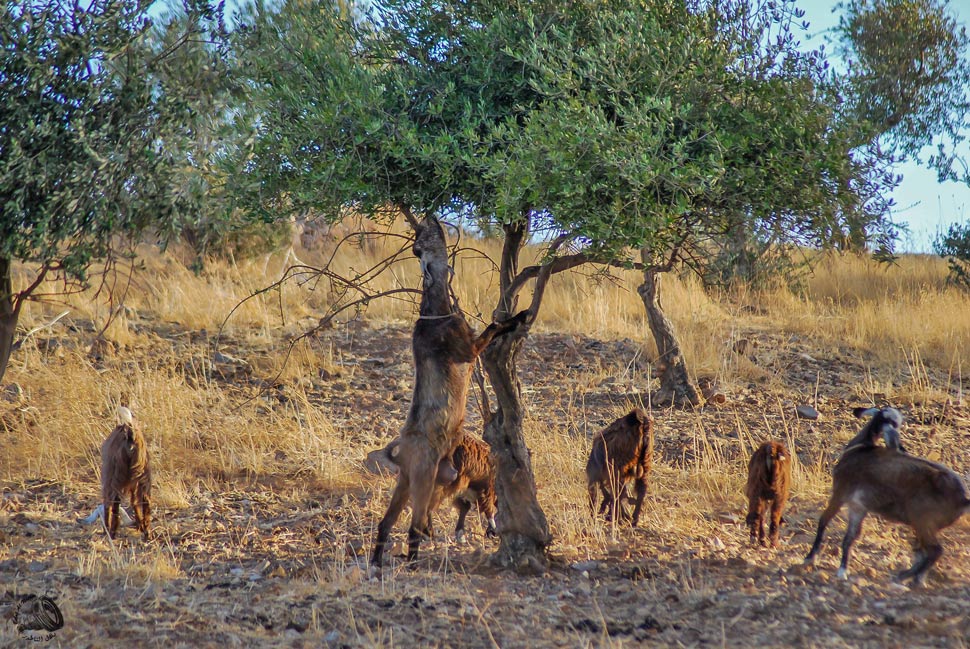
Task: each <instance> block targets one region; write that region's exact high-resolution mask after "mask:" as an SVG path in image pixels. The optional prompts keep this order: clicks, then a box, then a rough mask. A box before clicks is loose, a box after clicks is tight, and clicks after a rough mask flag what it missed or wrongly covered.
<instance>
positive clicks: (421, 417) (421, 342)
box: [371, 216, 529, 566]
mask: <svg viewBox="0 0 970 649" xmlns="http://www.w3.org/2000/svg"><path fill="white" fill-rule="evenodd" d="M415 230H416V232H417V236H416V238H415V242H414V248H413V251H414V255H415V256H416V257H417V258H418V259H419V260H420V261H421V273H422V275H423V284H422V294H421V305H420V308H419V316H418V321H417V323H416V324H415V325H414V332H413V334H412V337H411V348H412V352H413V353H414V374H415V376H414V395H413V397H412V399H411V408H410V410H409V411H408V416H407V420H406V421H405V422H404V428H403V429H402V430H401V437H400V444H399V446H398V452H397V460H398V463H399V465H400V467H401V472H400V473H399V474H398V478H397V484H396V485H395V487H394V492H393V493H392V494H391V502H390V504H389V505H388V506H387V512H386V513H385V514H384V518H382V519H381V522H380V524H379V525H378V526H377V539H376V541H375V543H374V554H373V557H372V558H371V563H372V564H373V565H374V566H380V565H381V560H382V556H383V554H384V547H385V546H386V545H387V541H388V538H389V537H390V533H391V528H392V527H394V523H396V522H397V519H398V517H399V516H400V515H401V511H402V510H403V509H404V506H405V505H406V504H407V502H408V500H409V499H410V503H411V527H410V528H409V529H408V555H407V556H408V560H413V559H415V558H416V557H417V555H418V546H419V545H420V544H421V539H422V538H424V537H430V536H431V534H432V530H431V515H430V514H431V512H430V506H431V504H432V503H431V498H432V492H433V491H434V486H435V479H436V476H437V475H438V464H439V463H440V462H441V460H442V459H445V458H447V457H450V456H451V453H452V452H453V451H454V450H455V447H457V446H458V443H459V442H460V441H461V438H462V435H463V431H462V424H463V422H464V418H465V402H466V400H467V397H468V384H469V381H470V380H471V373H472V368H473V366H474V364H475V359H476V358H478V355H479V354H480V353H481V352H482V350H484V349H485V347H486V346H488V344H489V343H490V342H491V341H492V339H493V338H494V337H495V336H498V335H500V334H503V333H506V332H509V331H512V330H514V329H516V328H517V327H518V326H519V325H520V324H522V323H523V322H525V320H526V318H527V317H528V316H529V312H528V311H523V312H521V313H519V314H518V315H516V316H515V317H513V318H510V319H509V320H506V321H505V322H502V323H498V324H496V323H492V324H490V325H489V326H488V327H487V328H486V329H485V331H483V332H482V334H481V335H480V336H478V337H476V336H475V332H474V331H473V330H472V328H471V327H470V326H468V323H467V322H465V318H464V317H463V316H462V314H461V311H460V310H459V309H458V308H457V306H456V305H455V304H454V303H453V301H452V297H451V290H450V279H451V274H452V270H451V267H450V266H449V265H448V250H447V248H446V246H445V233H444V230H443V229H442V227H441V224H440V223H438V221H437V220H436V219H435V218H434V217H432V216H428V217H427V218H425V220H424V222H423V223H422V224H420V225H417V224H416V225H415ZM452 473H454V470H453V469H452ZM454 477H456V476H453V477H452V480H453V479H454Z"/></svg>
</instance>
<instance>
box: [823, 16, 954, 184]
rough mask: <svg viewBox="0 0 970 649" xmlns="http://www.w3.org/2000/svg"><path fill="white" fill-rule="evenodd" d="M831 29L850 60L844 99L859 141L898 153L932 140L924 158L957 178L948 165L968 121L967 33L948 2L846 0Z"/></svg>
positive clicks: (912, 152)
mask: <svg viewBox="0 0 970 649" xmlns="http://www.w3.org/2000/svg"><path fill="white" fill-rule="evenodd" d="M838 6H839V8H841V9H842V10H843V11H844V15H843V16H842V18H841V19H840V21H839V27H838V34H839V39H840V46H841V49H842V53H843V56H844V57H845V58H846V60H847V61H848V63H849V76H848V86H847V88H846V99H847V105H848V106H849V107H850V108H849V111H848V112H849V117H850V118H851V120H852V121H853V122H854V123H856V124H857V131H858V133H859V137H860V140H861V141H863V142H869V141H871V140H873V139H874V138H880V139H881V140H882V141H883V142H884V143H885V144H888V145H889V146H890V147H891V148H892V150H893V151H898V152H899V153H900V154H901V155H903V156H905V157H918V156H919V153H920V151H921V150H922V149H923V148H924V147H925V146H927V145H930V144H934V143H936V144H937V145H938V151H937V153H936V154H935V155H934V156H932V157H931V158H930V160H929V163H930V165H931V166H933V167H934V168H935V169H937V170H938V171H939V172H940V175H941V177H943V178H951V179H957V176H956V174H955V172H954V168H953V163H954V161H955V155H956V149H957V147H958V145H959V144H960V143H961V142H962V141H963V139H964V137H965V133H961V130H962V129H965V128H966V127H967V126H970V125H968V124H967V122H966V115H967V111H968V109H970V94H968V93H970V61H968V58H967V52H968V45H970V37H968V36H967V32H966V28H965V27H963V26H960V25H958V24H957V22H956V19H955V18H954V17H953V16H952V14H951V13H950V12H949V10H948V0H847V1H846V2H842V3H840V4H839V5H838Z"/></svg>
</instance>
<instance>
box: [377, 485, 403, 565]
mask: <svg viewBox="0 0 970 649" xmlns="http://www.w3.org/2000/svg"><path fill="white" fill-rule="evenodd" d="M409 495H410V488H409V483H408V477H407V474H406V473H405V472H404V471H402V472H401V473H400V474H398V477H397V484H396V485H395V486H394V493H393V494H391V503H390V504H389V505H388V506H387V511H386V512H385V513H384V518H382V519H381V522H380V523H379V524H378V525H377V540H376V541H375V542H374V554H373V555H372V556H371V561H370V562H371V565H374V566H378V567H380V565H381V562H382V561H383V556H384V546H386V545H387V540H388V538H389V537H390V536H391V529H392V528H393V527H394V523H396V522H397V519H398V517H400V516H401V512H402V511H404V505H406V504H407V501H408V496H409Z"/></svg>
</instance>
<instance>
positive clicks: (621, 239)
mask: <svg viewBox="0 0 970 649" xmlns="http://www.w3.org/2000/svg"><path fill="white" fill-rule="evenodd" d="M787 4H788V3H784V2H783V3H781V5H782V6H787ZM786 15H787V14H786V13H785V12H784V11H782V12H781V13H779V12H778V11H777V5H776V4H775V3H773V4H772V5H771V6H770V7H768V6H765V7H762V8H760V9H752V8H751V7H750V6H749V4H748V3H747V2H744V1H743V0H737V1H735V0H716V1H715V0H712V1H709V2H685V1H684V0H639V1H635V2H629V1H627V0H607V1H605V2H603V1H601V0H596V1H593V0H570V1H567V2H561V1H558V2H551V1H548V2H542V1H540V2H521V3H496V2H493V1H492V0H469V1H465V2H461V3H442V2H437V1H435V0H387V1H386V2H384V3H381V4H379V5H376V6H374V7H372V13H371V14H370V16H369V17H368V18H366V19H360V20H358V21H356V22H348V21H344V20H341V19H339V17H338V16H337V14H336V11H334V9H333V8H332V7H328V6H327V5H313V6H312V7H308V6H307V5H305V4H303V3H299V2H291V3H285V4H284V5H283V6H282V7H281V9H280V10H279V11H266V10H265V9H263V8H261V7H259V6H256V7H254V9H253V11H252V12H251V14H250V16H251V19H250V22H248V23H247V29H246V30H245V31H244V32H242V33H241V34H240V40H239V42H238V46H239V50H240V52H244V53H245V54H241V56H243V58H244V59H245V62H244V65H245V69H246V70H247V71H248V73H249V74H250V75H251V80H250V83H251V84H252V87H253V88H254V91H255V93H254V98H255V100H254V102H253V106H254V110H255V114H254V118H253V119H254V122H253V123H254V124H256V125H257V129H258V133H257V137H256V139H255V140H254V143H253V147H252V150H251V151H249V152H247V154H246V160H247V167H246V173H243V174H239V175H238V177H237V178H236V182H237V192H238V194H239V195H240V196H241V197H243V198H244V199H246V200H247V202H248V203H249V204H252V205H254V206H255V207H256V208H257V209H262V210H264V211H265V212H266V213H268V214H269V213H273V212H274V211H286V210H300V209H306V208H308V207H312V208H315V209H318V210H321V211H323V212H324V213H327V214H330V215H332V216H333V217H336V215H338V214H339V213H340V211H341V210H342V209H344V208H346V207H347V206H352V207H353V208H355V209H356V210H358V211H361V212H363V213H365V214H368V215H376V216H380V215H382V214H387V212H388V211H391V212H393V213H398V214H404V215H405V216H406V217H408V218H411V219H414V218H415V215H422V214H427V213H436V214H452V215H456V214H457V215H461V216H462V217H463V218H467V219H471V220H473V221H476V222H477V223H478V224H479V225H480V226H482V228H483V229H486V230H489V231H500V232H501V233H502V236H503V251H502V257H501V259H500V260H499V261H498V263H497V268H498V276H499V277H498V286H499V288H500V292H499V298H498V301H497V304H496V306H495V309H494V312H493V317H494V318H495V319H496V320H498V319H504V318H506V317H509V316H511V315H512V314H513V313H515V312H516V310H517V309H518V308H521V306H524V305H517V301H518V300H519V298H520V296H521V293H522V292H523V290H525V289H526V287H528V286H531V287H532V295H531V297H530V298H529V304H528V307H529V309H530V311H531V314H532V316H531V319H530V320H528V321H527V322H526V323H525V324H524V326H522V327H521V328H520V329H519V330H518V331H517V332H516V333H515V334H514V335H512V336H503V337H501V338H500V339H497V340H496V341H495V342H493V344H492V345H490V346H489V348H488V349H487V350H486V351H485V353H484V354H483V361H484V365H485V368H486V371H487V373H488V375H489V378H490V380H491V385H492V388H493V390H494V393H495V397H496V399H495V401H496V404H495V405H496V408H495V409H494V410H493V411H491V412H489V413H487V415H486V424H485V432H484V434H485V438H486V441H488V442H489V444H490V445H491V447H492V450H493V453H494V454H495V456H496V458H497V459H498V480H497V491H498V497H499V501H500V503H499V512H500V516H501V519H500V521H499V523H500V525H499V527H500V534H501V547H500V550H499V553H498V557H499V559H500V560H501V561H502V562H503V563H505V564H510V565H517V566H526V565H531V564H532V563H534V562H535V561H536V560H540V559H541V556H542V551H543V549H544V548H545V547H546V546H547V545H548V543H549V542H550V540H551V536H550V533H549V528H548V523H547V522H546V519H545V515H544V514H543V512H542V509H541V507H540V506H539V503H538V501H537V498H536V490H535V482H534V478H533V473H532V466H531V458H530V457H529V453H528V449H527V448H526V446H525V443H524V439H523V435H522V427H523V421H524V419H525V417H526V415H527V413H526V411H525V406H524V404H523V401H522V399H521V394H520V384H519V379H518V376H517V373H516V366H517V358H518V354H519V352H520V350H521V348H522V344H523V341H524V338H525V336H526V335H527V333H528V331H529V328H530V327H531V325H532V323H533V322H534V320H535V318H536V317H537V316H538V315H539V313H540V312H541V304H542V297H543V292H544V289H545V287H546V286H547V283H548V282H549V281H550V279H551V278H552V276H553V275H555V274H556V273H559V272H563V271H565V270H569V269H571V268H575V267H577V266H580V265H583V264H590V263H599V264H607V265H620V266H626V267H636V268H639V269H641V270H642V272H643V273H644V282H643V285H642V286H641V287H640V293H641V296H642V297H643V301H644V305H645V308H646V310H647V313H648V319H649V322H650V327H651V330H652V334H653V336H654V337H655V339H656V341H657V346H658V350H659V353H660V355H661V360H662V361H663V363H664V364H665V366H666V368H667V369H666V371H665V373H664V379H663V383H662V393H661V395H660V396H661V397H664V398H666V399H667V400H669V401H671V402H677V403H684V402H694V401H696V394H695V393H694V392H693V387H692V386H691V385H690V382H689V380H688V373H687V366H686V362H685V361H684V359H683V357H682V354H680V352H679V348H678V345H677V338H676V335H675V333H674V331H673V328H672V326H671V325H670V322H669V320H668V319H667V318H666V316H665V315H664V313H663V310H662V308H661V304H660V299H659V281H660V278H661V277H662V276H663V274H664V273H666V272H667V271H670V270H672V269H674V268H678V267H680V266H681V265H683V264H686V265H687V266H688V267H691V266H692V265H694V262H695V261H697V259H698V257H699V256H700V255H702V254H705V252H704V245H705V243H706V242H707V241H709V240H711V239H713V238H716V237H718V236H722V235H723V234H724V233H726V232H728V231H730V229H731V228H732V227H733V226H734V225H735V224H737V223H749V224H758V225H759V227H763V228H766V229H769V230H770V231H772V232H774V233H777V236H778V237H780V238H782V239H784V240H785V241H788V242H792V243H798V244H810V245H819V246H825V245H834V243H835V242H838V241H840V240H842V239H843V238H844V237H845V235H846V231H847V230H848V229H849V228H850V226H851V227H857V228H858V229H859V230H860V231H862V232H865V233H867V236H869V235H872V236H875V234H876V233H877V232H879V231H880V228H881V227H882V226H883V225H885V222H884V220H883V207H884V204H883V202H882V193H881V192H880V188H881V187H882V184H881V183H882V180H883V179H882V178H880V177H879V176H878V175H877V174H875V173H874V169H873V168H872V167H871V166H870V165H869V164H868V163H867V162H866V161H865V160H860V159H857V158H855V157H854V156H853V155H851V153H850V149H849V146H848V144H847V141H846V139H845V137H844V135H842V133H841V132H840V131H839V130H838V129H835V128H833V120H834V119H835V115H836V110H835V108H834V107H833V101H834V99H833V96H832V93H830V92H829V89H828V88H827V87H826V85H825V81H824V64H823V62H822V61H821V59H820V58H819V57H818V56H817V55H816V54H814V53H809V54H803V53H801V52H799V51H798V50H797V49H796V48H795V47H794V45H793V41H792V39H791V38H790V37H789V34H790V32H789V26H788V22H787V21H786V18H785V16H786ZM537 235H538V236H537ZM530 238H531V240H532V241H533V242H534V243H536V244H537V245H540V246H543V247H544V253H543V255H542V256H541V260H540V262H539V263H535V264H528V265H527V264H525V263H523V261H522V259H521V253H522V251H523V248H524V245H525V244H526V243H527V242H528V241H530ZM364 299H369V298H364Z"/></svg>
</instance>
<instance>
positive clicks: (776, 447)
mask: <svg viewBox="0 0 970 649" xmlns="http://www.w3.org/2000/svg"><path fill="white" fill-rule="evenodd" d="M787 459H788V456H787V455H785V447H784V446H782V445H781V444H772V445H771V447H770V448H769V449H768V454H767V455H766V456H765V465H766V466H767V468H768V471H769V472H770V471H772V470H773V469H774V466H775V464H776V463H777V462H784V461H785V460H787Z"/></svg>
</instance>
